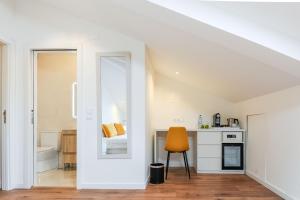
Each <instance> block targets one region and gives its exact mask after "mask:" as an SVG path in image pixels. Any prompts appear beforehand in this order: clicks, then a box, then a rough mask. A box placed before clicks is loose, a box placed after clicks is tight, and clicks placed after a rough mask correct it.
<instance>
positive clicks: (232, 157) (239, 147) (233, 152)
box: [222, 143, 244, 170]
mask: <svg viewBox="0 0 300 200" xmlns="http://www.w3.org/2000/svg"><path fill="white" fill-rule="evenodd" d="M243 169H244V144H243V143H222V170H243Z"/></svg>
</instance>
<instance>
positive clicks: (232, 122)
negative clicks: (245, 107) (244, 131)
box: [227, 118, 239, 127]
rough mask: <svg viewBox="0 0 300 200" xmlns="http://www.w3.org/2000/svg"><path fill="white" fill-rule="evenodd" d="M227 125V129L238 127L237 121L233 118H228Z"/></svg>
mask: <svg viewBox="0 0 300 200" xmlns="http://www.w3.org/2000/svg"><path fill="white" fill-rule="evenodd" d="M227 125H228V126H229V127H239V120H238V119H235V118H228V119H227Z"/></svg>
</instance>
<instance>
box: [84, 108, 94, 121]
mask: <svg viewBox="0 0 300 200" xmlns="http://www.w3.org/2000/svg"><path fill="white" fill-rule="evenodd" d="M94 111H95V109H93V108H88V109H87V110H86V120H93V119H94V113H95V112H94Z"/></svg>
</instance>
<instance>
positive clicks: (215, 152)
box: [197, 144, 222, 158]
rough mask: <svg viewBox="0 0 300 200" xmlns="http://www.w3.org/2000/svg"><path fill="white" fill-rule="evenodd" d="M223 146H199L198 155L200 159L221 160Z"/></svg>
mask: <svg viewBox="0 0 300 200" xmlns="http://www.w3.org/2000/svg"><path fill="white" fill-rule="evenodd" d="M221 151H222V149H221V145H219V144H217V145H214V144H203V145H200V144H198V148H197V155H198V158H220V156H221Z"/></svg>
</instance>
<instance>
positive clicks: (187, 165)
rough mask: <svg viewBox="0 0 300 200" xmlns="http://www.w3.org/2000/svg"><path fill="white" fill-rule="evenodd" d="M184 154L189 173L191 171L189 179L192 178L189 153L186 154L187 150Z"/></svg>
mask: <svg viewBox="0 0 300 200" xmlns="http://www.w3.org/2000/svg"><path fill="white" fill-rule="evenodd" d="M184 156H185V160H186V164H187V170H188V173H189V179H191V174H190V167H189V162H188V158H187V155H186V151H185V152H184Z"/></svg>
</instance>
